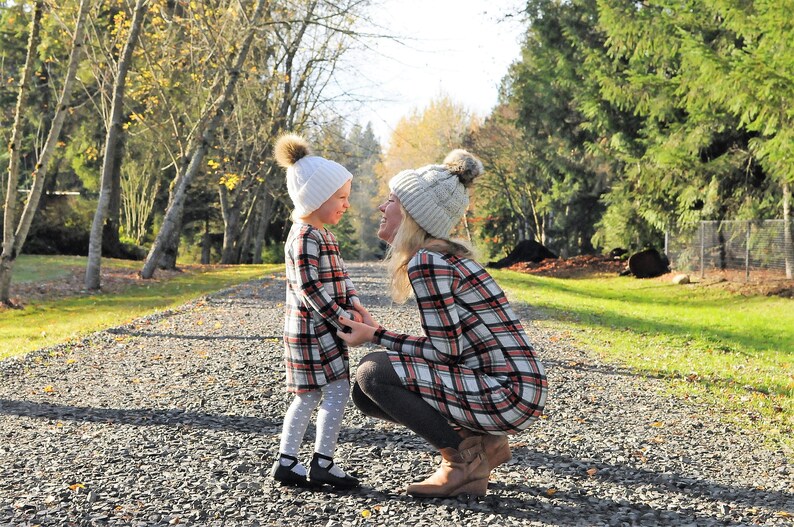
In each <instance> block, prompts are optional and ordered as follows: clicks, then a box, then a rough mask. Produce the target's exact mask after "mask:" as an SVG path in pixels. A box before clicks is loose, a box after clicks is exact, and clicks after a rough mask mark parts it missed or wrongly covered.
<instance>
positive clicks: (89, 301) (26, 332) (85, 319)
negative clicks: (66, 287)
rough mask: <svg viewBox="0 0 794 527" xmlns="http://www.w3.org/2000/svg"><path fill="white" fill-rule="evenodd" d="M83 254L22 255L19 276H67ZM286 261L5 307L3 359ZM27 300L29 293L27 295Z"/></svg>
mask: <svg viewBox="0 0 794 527" xmlns="http://www.w3.org/2000/svg"><path fill="white" fill-rule="evenodd" d="M85 262H86V259H85V258H84V257H67V256H57V257H50V256H22V257H20V258H19V260H18V261H17V262H16V264H15V266H14V282H15V283H22V282H25V281H39V280H42V279H45V277H46V279H51V278H53V277H56V276H63V275H65V274H66V273H68V272H70V271H71V268H73V267H74V266H78V267H82V268H84V267H85ZM102 265H103V266H113V267H129V268H133V269H139V268H140V262H130V261H124V260H106V259H103V260H102ZM282 269H283V265H235V266H212V267H210V266H208V267H206V268H197V267H193V266H191V267H188V268H186V270H185V273H184V274H182V275H180V276H177V277H175V278H171V279H169V280H167V281H152V282H146V281H141V282H140V283H139V284H137V283H136V284H134V285H131V286H129V287H127V288H126V289H125V290H124V291H123V292H121V293H118V294H101V293H100V294H95V295H90V296H76V297H68V298H62V299H57V300H51V301H43V302H31V303H29V304H27V305H26V306H25V309H21V310H17V309H5V310H3V311H0V359H2V358H5V357H9V356H12V355H21V354H24V353H27V352H29V351H33V350H36V349H39V348H44V347H47V346H52V345H56V344H61V343H64V342H69V341H71V340H75V339H79V338H81V337H83V336H84V335H86V334H89V333H92V332H94V331H99V330H101V329H104V328H108V327H112V326H118V325H120V324H124V323H127V322H129V321H132V320H134V319H136V318H138V317H142V316H145V315H148V314H151V313H154V312H157V311H162V310H166V309H170V308H173V307H176V306H179V305H181V304H184V303H185V302H187V301H189V300H192V299H195V298H198V297H200V296H202V295H205V294H207V293H211V292H214V291H218V290H220V289H224V288H226V287H229V286H231V285H234V284H238V283H241V282H245V281H248V280H252V279H255V278H261V277H263V276H268V275H271V274H273V273H274V272H278V271H281V270H282ZM22 300H23V301H24V300H25V299H22Z"/></svg>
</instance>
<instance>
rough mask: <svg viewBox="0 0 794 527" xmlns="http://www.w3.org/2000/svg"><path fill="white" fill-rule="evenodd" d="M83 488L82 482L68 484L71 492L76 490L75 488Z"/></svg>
mask: <svg viewBox="0 0 794 527" xmlns="http://www.w3.org/2000/svg"><path fill="white" fill-rule="evenodd" d="M84 488H85V485H83V484H82V483H72V484H71V485H69V489H70V490H71V491H72V492H77V489H84Z"/></svg>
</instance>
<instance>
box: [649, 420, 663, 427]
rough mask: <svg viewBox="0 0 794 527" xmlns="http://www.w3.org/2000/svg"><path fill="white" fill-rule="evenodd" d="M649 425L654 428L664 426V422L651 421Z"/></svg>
mask: <svg viewBox="0 0 794 527" xmlns="http://www.w3.org/2000/svg"><path fill="white" fill-rule="evenodd" d="M651 426H652V427H654V428H662V427H663V426H664V423H663V422H661V421H654V422H653V423H651Z"/></svg>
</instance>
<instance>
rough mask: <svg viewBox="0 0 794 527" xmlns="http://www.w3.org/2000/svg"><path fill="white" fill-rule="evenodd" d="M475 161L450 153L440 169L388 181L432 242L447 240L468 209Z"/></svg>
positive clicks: (409, 173)
mask: <svg viewBox="0 0 794 527" xmlns="http://www.w3.org/2000/svg"><path fill="white" fill-rule="evenodd" d="M482 172H483V166H482V163H481V162H480V160H479V159H477V158H476V157H474V156H473V155H472V154H470V153H469V152H467V151H465V150H460V149H458V150H453V151H452V152H450V153H449V154H448V155H447V157H446V158H445V159H444V162H443V164H441V165H427V166H424V167H421V168H417V169H410V170H403V171H402V172H400V173H399V174H397V175H396V176H394V177H393V178H391V180H390V181H389V188H390V189H391V191H392V192H394V193H395V194H396V195H397V198H398V199H399V200H400V203H402V206H403V207H404V208H405V210H406V211H407V212H408V214H410V215H411V217H412V218H413V219H414V221H416V223H418V224H419V226H420V227H422V228H423V229H424V230H425V231H427V232H428V233H429V234H430V235H431V236H433V237H435V238H442V239H448V238H449V233H450V231H452V228H453V227H454V226H455V225H456V224H457V223H458V222H459V221H460V220H461V218H462V217H463V215H464V214H465V213H466V209H467V208H468V206H469V194H468V190H467V189H468V187H470V186H471V185H472V183H473V181H474V179H475V178H476V177H477V176H479V175H480V174H482Z"/></svg>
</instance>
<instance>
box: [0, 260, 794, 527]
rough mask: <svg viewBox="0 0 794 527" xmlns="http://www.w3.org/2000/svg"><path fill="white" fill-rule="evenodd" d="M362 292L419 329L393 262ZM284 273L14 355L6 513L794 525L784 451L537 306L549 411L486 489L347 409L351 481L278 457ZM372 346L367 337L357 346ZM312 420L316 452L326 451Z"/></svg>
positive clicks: (283, 521)
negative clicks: (287, 479) (434, 475)
mask: <svg viewBox="0 0 794 527" xmlns="http://www.w3.org/2000/svg"><path fill="white" fill-rule="evenodd" d="M350 273H351V275H352V277H353V279H354V281H355V282H356V285H357V287H358V289H359V291H360V293H361V296H362V301H363V302H364V304H365V305H366V306H367V307H368V308H370V310H371V312H372V313H373V315H374V317H375V318H376V319H377V320H378V321H379V322H381V323H382V324H383V325H384V326H386V327H389V328H391V329H396V330H400V331H405V332H410V333H414V334H417V333H419V332H420V326H419V319H418V314H417V312H416V309H415V306H414V305H412V304H411V303H410V302H409V303H408V304H406V305H396V304H393V303H392V302H391V301H390V300H389V298H388V296H387V293H386V280H385V278H386V274H385V271H384V269H383V267H382V266H381V265H380V264H366V263H354V264H351V265H350ZM283 302H284V278H283V276H268V277H265V278H262V279H261V280H256V281H252V282H248V283H246V284H242V285H240V286H237V287H233V288H230V289H227V290H224V291H220V292H218V293H215V294H212V295H208V296H206V297H203V298H201V299H199V300H197V301H194V302H191V303H188V304H185V305H184V306H181V307H180V308H178V309H173V310H169V311H165V312H161V313H158V314H155V315H152V316H148V317H144V318H141V319H137V320H135V321H133V322H131V323H129V324H126V325H123V326H119V327H115V328H112V329H108V330H106V331H102V332H99V333H95V334H93V335H91V336H89V337H88V338H86V339H84V340H81V341H75V342H71V343H68V344H64V345H60V346H56V347H53V348H47V349H42V350H38V351H36V352H33V353H30V354H28V355H26V356H25V357H21V358H15V359H7V360H4V361H0V525H2V526H5V525H14V526H16V525H19V526H34V525H40V526H95V525H96V526H99V525H124V526H147V527H157V526H169V525H183V526H184V525H190V526H193V525H196V526H199V525H200V526H211V527H214V526H218V527H221V526H222V527H232V526H260V525H261V526H280V525H283V526H290V527H293V526H312V527H315V526H323V525H324V526H327V527H337V526H338V527H352V526H361V525H372V526H375V525H378V526H381V525H388V526H392V525H394V526H403V525H411V526H426V527H431V526H442V525H466V526H467V527H479V526H486V525H488V526H519V525H520V526H526V525H532V526H547V525H565V526H578V525H609V526H637V525H641V526H642V525H648V526H651V525H677V526H680V525H693V526H695V525H696V526H701V527H702V526H716V525H721V526H723V525H731V526H738V525H772V526H777V525H781V526H782V525H792V518H794V476H792V474H794V472H793V471H792V469H791V466H790V464H789V461H788V460H787V459H786V457H785V455H784V454H783V452H779V451H772V450H768V449H766V448H765V447H764V446H763V445H762V443H761V442H760V440H759V439H758V438H756V437H754V436H752V435H748V434H746V433H745V432H743V431H741V430H739V429H735V428H733V427H732V426H731V425H726V424H725V423H722V422H719V421H717V420H716V418H715V415H714V414H715V412H713V411H712V410H711V409H709V408H704V407H699V406H695V405H694V404H693V403H691V402H685V401H681V400H676V399H671V398H670V397H669V396H667V395H666V394H665V391H664V389H663V388H664V386H663V384H662V382H661V381H660V380H658V379H654V378H648V377H643V376H641V375H639V374H637V373H635V372H633V371H631V370H628V369H625V368H622V367H620V366H616V365H614V364H607V363H604V362H603V361H602V360H600V359H599V358H598V357H597V356H596V355H595V354H594V353H591V352H590V351H588V350H586V349H582V348H580V347H577V346H576V345H575V344H574V342H573V339H572V337H571V333H570V332H567V331H566V332H559V331H554V330H550V329H548V328H545V327H544V325H543V324H542V321H541V322H540V323H533V320H538V319H537V314H536V313H533V310H532V307H531V306H527V305H522V304H517V303H514V308H515V310H516V312H517V313H518V314H519V316H520V317H521V319H522V321H523V322H524V324H525V327H526V328H527V332H528V334H529V337H530V339H531V341H532V342H533V343H535V345H536V347H537V349H538V352H539V354H540V356H541V359H542V360H543V362H544V364H545V365H546V367H547V370H548V375H549V385H550V392H549V400H548V405H547V408H546V415H545V416H544V418H542V419H539V420H538V421H537V422H536V423H535V424H534V425H533V426H532V427H530V429H529V430H526V431H525V432H522V433H521V434H518V435H516V436H512V437H511V439H510V442H511V445H512V450H513V459H512V460H511V461H510V462H509V463H506V464H504V465H502V466H501V467H499V468H497V469H496V470H494V472H493V473H492V476H491V483H490V485H489V492H488V495H487V496H485V497H483V498H474V499H471V498H469V497H467V496H461V497H459V498H456V499H431V500H417V499H414V498H411V497H409V496H407V495H406V494H405V487H406V486H407V485H408V484H409V483H410V482H411V481H413V480H416V479H421V478H422V477H424V476H426V475H427V474H429V473H430V472H432V470H433V469H434V464H435V463H437V461H438V457H437V456H436V453H435V452H433V451H432V449H431V448H430V447H429V445H427V444H426V443H425V442H424V441H423V440H421V439H420V438H417V437H416V436H414V435H413V434H412V433H411V432H410V431H408V430H406V429H403V428H400V427H397V426H393V425H390V424H388V423H383V422H380V421H376V420H374V419H371V418H368V417H365V416H363V415H362V414H361V413H359V412H358V411H357V410H356V409H355V407H353V405H352V403H351V404H350V407H349V408H348V411H347V412H346V415H345V423H344V427H343V429H342V432H341V436H340V440H339V447H338V449H337V454H336V458H337V462H338V463H339V464H340V465H341V466H343V467H344V468H345V469H347V470H349V471H351V472H353V473H354V474H356V475H357V476H358V477H359V478H360V479H361V481H362V483H363V486H362V487H361V488H360V489H357V490H352V491H333V490H330V489H323V490H305V489H292V488H286V487H281V486H279V485H277V484H276V483H274V482H273V480H272V479H271V478H270V476H269V470H270V466H271V465H272V463H273V460H274V459H275V456H276V455H277V453H278V446H279V432H280V431H281V423H282V419H283V416H284V413H285V412H286V409H287V405H288V404H289V402H290V400H291V396H290V395H289V394H287V393H285V392H284V389H283V387H284V372H283V366H282V361H281V354H282V344H281V336H282V324H283V309H284V307H283ZM371 349H372V347H370V346H364V347H360V348H356V349H353V350H351V365H352V366H353V368H355V365H356V364H357V362H358V359H359V358H360V357H362V356H363V355H364V354H366V353H367V352H368V351H370V350H371ZM313 437H314V428H313V426H310V428H309V431H308V432H307V435H306V440H305V441H304V444H303V449H302V452H301V456H302V458H303V460H304V462H306V463H308V460H309V459H310V457H311V450H312V445H313V441H312V440H313Z"/></svg>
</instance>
